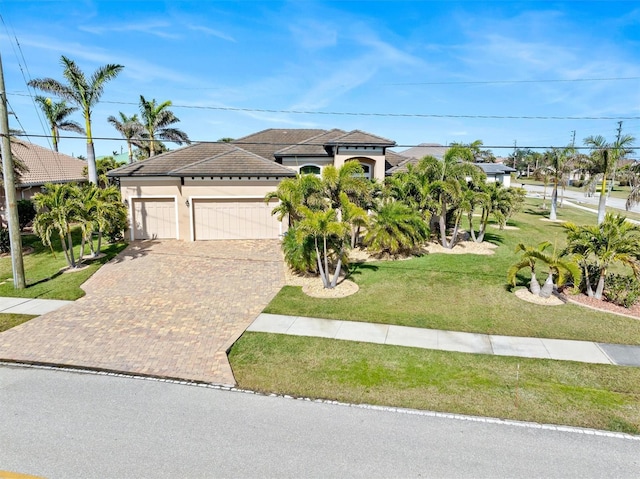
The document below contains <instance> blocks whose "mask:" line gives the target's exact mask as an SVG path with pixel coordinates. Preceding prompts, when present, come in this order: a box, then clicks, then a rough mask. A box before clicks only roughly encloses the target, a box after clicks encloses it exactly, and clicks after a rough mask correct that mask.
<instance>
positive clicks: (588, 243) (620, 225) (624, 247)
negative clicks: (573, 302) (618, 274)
mask: <svg viewBox="0 0 640 479" xmlns="http://www.w3.org/2000/svg"><path fill="white" fill-rule="evenodd" d="M564 228H565V229H566V231H567V243H568V244H567V251H568V252H569V253H573V254H575V255H577V257H578V258H580V261H581V263H582V264H583V265H584V266H583V267H584V269H585V270H587V269H588V266H587V265H588V264H589V263H592V264H595V266H596V268H597V270H598V284H597V287H596V290H595V292H593V291H592V290H591V287H590V284H589V283H587V294H588V295H589V296H591V295H593V297H594V298H596V299H602V293H603V292H604V287H605V281H606V277H607V272H608V271H609V267H610V266H611V265H612V264H614V263H622V264H623V265H626V266H629V267H630V268H631V269H632V270H633V272H634V273H635V274H636V275H638V274H640V260H639V257H640V227H638V226H636V225H633V224H631V223H630V222H628V221H627V220H626V218H625V217H624V216H621V215H613V214H612V213H607V214H606V215H605V217H604V220H603V221H602V223H600V224H598V225H581V226H578V225H576V224H574V223H566V224H565V225H564ZM585 276H588V272H587V271H585ZM585 279H586V278H585Z"/></svg>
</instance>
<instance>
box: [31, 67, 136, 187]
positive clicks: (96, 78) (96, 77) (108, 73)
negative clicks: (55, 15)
mask: <svg viewBox="0 0 640 479" xmlns="http://www.w3.org/2000/svg"><path fill="white" fill-rule="evenodd" d="M60 63H61V64H62V66H63V71H62V75H63V76H64V77H65V79H66V80H67V83H66V84H65V83H61V82H59V81H58V80H54V79H53V78H38V79H34V80H31V81H29V86H31V87H33V88H37V89H39V90H42V91H45V92H47V93H51V94H52V95H56V96H59V97H60V98H62V99H63V100H66V101H68V102H70V103H71V104H72V105H75V106H77V107H78V108H79V109H80V110H81V111H82V115H83V116H84V121H85V128H84V131H85V134H86V135H87V166H88V168H89V181H90V182H91V183H94V184H97V183H98V174H97V172H96V153H95V149H94V146H93V136H92V134H91V113H92V112H93V108H94V107H95V106H96V104H97V103H98V102H99V101H100V97H101V96H102V94H103V92H104V85H105V84H106V83H107V82H108V81H109V80H112V79H114V78H115V77H116V76H118V74H119V73H120V71H122V69H123V68H124V67H123V66H122V65H116V64H107V65H104V66H101V67H99V68H98V69H97V70H96V71H95V72H93V74H92V75H91V76H90V77H89V78H87V77H86V75H85V74H84V73H83V72H82V70H80V68H78V65H76V63H75V62H74V61H73V60H70V59H69V58H67V57H65V56H64V55H62V56H61V57H60Z"/></svg>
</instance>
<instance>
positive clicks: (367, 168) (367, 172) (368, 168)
mask: <svg viewBox="0 0 640 479" xmlns="http://www.w3.org/2000/svg"><path fill="white" fill-rule="evenodd" d="M360 166H362V171H363V175H362V176H364V177H365V178H366V179H368V180H370V179H371V166H369V165H365V164H364V163H360Z"/></svg>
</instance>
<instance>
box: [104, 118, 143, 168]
mask: <svg viewBox="0 0 640 479" xmlns="http://www.w3.org/2000/svg"><path fill="white" fill-rule="evenodd" d="M118 113H119V115H120V118H119V119H118V118H116V117H115V116H110V117H109V118H107V121H108V122H109V123H111V125H112V126H113V127H114V128H115V129H116V130H118V133H120V134H121V135H122V137H123V138H124V139H125V140H126V141H127V149H128V150H129V163H133V140H134V139H135V138H137V137H138V136H139V135H140V133H142V132H143V131H144V128H143V126H142V124H140V121H139V120H138V115H133V116H131V117H128V116H127V115H125V114H124V113H122V112H118Z"/></svg>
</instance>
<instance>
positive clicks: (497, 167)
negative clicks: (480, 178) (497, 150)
mask: <svg viewBox="0 0 640 479" xmlns="http://www.w3.org/2000/svg"><path fill="white" fill-rule="evenodd" d="M474 165H476V166H477V167H478V168H480V169H481V170H482V171H484V173H485V174H486V175H502V174H504V173H513V172H515V171H518V170H516V169H515V168H511V167H510V166H507V165H501V164H500V163H474Z"/></svg>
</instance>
